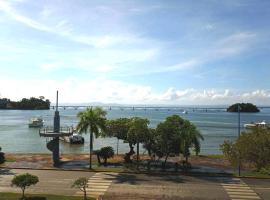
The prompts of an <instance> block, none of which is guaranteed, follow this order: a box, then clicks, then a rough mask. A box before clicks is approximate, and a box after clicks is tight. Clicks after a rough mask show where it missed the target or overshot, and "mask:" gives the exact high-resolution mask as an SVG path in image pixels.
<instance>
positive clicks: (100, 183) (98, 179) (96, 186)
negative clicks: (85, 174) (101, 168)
mask: <svg viewBox="0 0 270 200" xmlns="http://www.w3.org/2000/svg"><path fill="white" fill-rule="evenodd" d="M117 174H118V173H100V172H99V173H95V174H94V175H93V176H92V177H90V178H89V179H88V183H87V185H88V188H86V191H87V195H88V196H92V197H95V198H97V197H99V196H101V195H104V194H105V192H106V191H107V190H108V189H109V187H110V185H111V184H112V182H113V180H114V179H115V176H116V175H117ZM76 195H83V192H81V191H80V192H77V193H76Z"/></svg>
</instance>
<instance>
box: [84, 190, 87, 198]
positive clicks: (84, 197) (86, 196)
mask: <svg viewBox="0 0 270 200" xmlns="http://www.w3.org/2000/svg"><path fill="white" fill-rule="evenodd" d="M83 199H84V200H87V196H86V188H83Z"/></svg>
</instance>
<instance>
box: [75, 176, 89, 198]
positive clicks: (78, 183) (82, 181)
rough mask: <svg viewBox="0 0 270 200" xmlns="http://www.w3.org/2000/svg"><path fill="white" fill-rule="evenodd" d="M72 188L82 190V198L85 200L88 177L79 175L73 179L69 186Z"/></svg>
mask: <svg viewBox="0 0 270 200" xmlns="http://www.w3.org/2000/svg"><path fill="white" fill-rule="evenodd" d="M71 187H73V188H78V189H79V190H81V191H82V192H83V199H84V200H87V193H86V188H88V179H87V178H85V177H80V178H78V179H77V180H75V181H74V183H73V185H72V186H71Z"/></svg>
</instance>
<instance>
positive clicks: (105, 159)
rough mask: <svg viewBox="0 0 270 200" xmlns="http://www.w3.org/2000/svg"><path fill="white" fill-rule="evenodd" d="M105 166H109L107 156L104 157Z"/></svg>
mask: <svg viewBox="0 0 270 200" xmlns="http://www.w3.org/2000/svg"><path fill="white" fill-rule="evenodd" d="M104 166H107V158H104Z"/></svg>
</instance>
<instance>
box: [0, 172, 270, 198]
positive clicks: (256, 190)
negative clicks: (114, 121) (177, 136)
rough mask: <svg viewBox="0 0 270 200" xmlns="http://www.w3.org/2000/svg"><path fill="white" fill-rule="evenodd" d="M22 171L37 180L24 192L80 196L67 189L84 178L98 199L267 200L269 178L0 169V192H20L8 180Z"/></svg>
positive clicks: (269, 189)
mask: <svg viewBox="0 0 270 200" xmlns="http://www.w3.org/2000/svg"><path fill="white" fill-rule="evenodd" d="M26 172H28V173H31V174H34V175H37V176H38V177H39V179H40V182H39V183H38V184H37V185H36V186H33V187H30V188H29V189H28V190H27V193H35V194H59V195H70V196H73V195H75V196H77V195H81V194H80V193H79V192H78V190H76V189H74V188H71V187H70V186H71V185H72V183H73V181H74V180H75V179H76V178H78V177H87V178H88V179H89V189H88V192H89V193H91V194H93V195H98V194H101V195H102V199H198V200H199V199H200V200H204V199H205V200H208V199H209V200H210V199H211V200H212V199H219V200H223V199H224V200H229V199H265V200H267V199H270V180H269V179H239V178H233V177H206V176H184V175H145V174H128V173H119V174H118V173H96V172H82V171H55V170H21V169H16V170H15V169H10V170H8V169H1V170H0V192H20V191H19V190H18V189H16V188H12V187H10V181H11V179H12V178H13V176H14V175H16V174H21V173H26Z"/></svg>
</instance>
